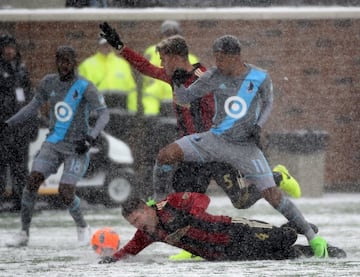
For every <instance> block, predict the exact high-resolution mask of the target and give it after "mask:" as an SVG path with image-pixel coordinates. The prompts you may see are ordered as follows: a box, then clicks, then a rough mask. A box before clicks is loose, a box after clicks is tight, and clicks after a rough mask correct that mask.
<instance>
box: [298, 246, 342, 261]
mask: <svg viewBox="0 0 360 277" xmlns="http://www.w3.org/2000/svg"><path fill="white" fill-rule="evenodd" d="M293 247H294V249H295V251H296V253H297V256H298V257H301V256H303V257H304V256H305V257H307V258H310V257H314V252H313V251H312V249H311V247H310V246H309V245H300V244H296V245H294V246H293ZM327 250H328V254H329V258H337V259H343V258H346V252H345V251H344V250H342V249H341V248H338V247H335V246H331V245H328V248H327Z"/></svg>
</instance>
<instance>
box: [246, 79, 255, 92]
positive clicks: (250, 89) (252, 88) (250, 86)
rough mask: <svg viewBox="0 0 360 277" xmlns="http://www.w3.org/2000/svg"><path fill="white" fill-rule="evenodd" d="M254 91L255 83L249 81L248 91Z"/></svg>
mask: <svg viewBox="0 0 360 277" xmlns="http://www.w3.org/2000/svg"><path fill="white" fill-rule="evenodd" d="M253 91H254V84H253V82H251V81H250V82H249V85H248V87H247V92H248V93H252V92H253Z"/></svg>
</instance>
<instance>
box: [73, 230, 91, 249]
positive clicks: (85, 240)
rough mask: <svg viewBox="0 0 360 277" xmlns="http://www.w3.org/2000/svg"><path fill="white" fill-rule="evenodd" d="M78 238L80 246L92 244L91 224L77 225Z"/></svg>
mask: <svg viewBox="0 0 360 277" xmlns="http://www.w3.org/2000/svg"><path fill="white" fill-rule="evenodd" d="M76 231H77V239H78V242H79V245H80V246H87V245H90V238H91V229H90V226H89V225H88V226H86V227H76Z"/></svg>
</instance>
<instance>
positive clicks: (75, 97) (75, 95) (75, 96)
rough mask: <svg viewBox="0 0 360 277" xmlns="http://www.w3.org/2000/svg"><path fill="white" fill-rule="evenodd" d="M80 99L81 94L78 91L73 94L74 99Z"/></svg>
mask: <svg viewBox="0 0 360 277" xmlns="http://www.w3.org/2000/svg"><path fill="white" fill-rule="evenodd" d="M78 97H79V92H78V91H77V89H76V90H75V91H74V94H73V99H74V100H76V99H78Z"/></svg>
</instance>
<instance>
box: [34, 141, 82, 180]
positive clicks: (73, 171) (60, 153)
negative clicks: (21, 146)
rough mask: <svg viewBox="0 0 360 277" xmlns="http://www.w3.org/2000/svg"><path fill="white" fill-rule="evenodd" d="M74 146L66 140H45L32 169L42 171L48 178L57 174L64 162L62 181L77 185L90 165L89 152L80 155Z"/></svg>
mask: <svg viewBox="0 0 360 277" xmlns="http://www.w3.org/2000/svg"><path fill="white" fill-rule="evenodd" d="M74 148H75V146H74V145H72V144H69V143H64V142H60V143H57V144H52V143H49V142H46V141H45V142H43V144H42V146H41V149H40V151H39V152H38V153H37V154H36V156H35V159H34V162H33V164H32V169H31V171H37V172H40V173H42V174H43V175H44V177H45V179H46V178H48V177H49V176H50V175H51V174H55V173H56V172H57V171H58V169H59V167H60V166H61V164H62V163H64V171H63V173H62V175H61V179H60V183H62V184H69V185H76V183H77V182H78V181H79V180H80V178H81V177H82V176H84V174H85V172H86V170H87V168H88V166H89V154H84V155H78V154H76V153H75V151H74Z"/></svg>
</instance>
